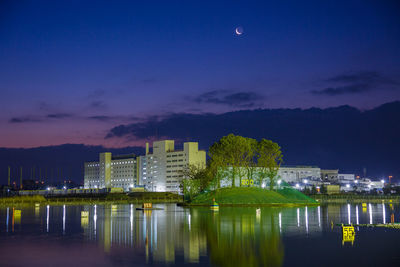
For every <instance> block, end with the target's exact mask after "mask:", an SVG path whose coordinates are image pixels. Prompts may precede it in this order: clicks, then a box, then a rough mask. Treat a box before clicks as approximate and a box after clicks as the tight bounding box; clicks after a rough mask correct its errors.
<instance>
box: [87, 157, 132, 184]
mask: <svg viewBox="0 0 400 267" xmlns="http://www.w3.org/2000/svg"><path fill="white" fill-rule="evenodd" d="M137 172H138V168H137V160H136V156H135V155H133V154H132V155H121V156H112V154H111V153H110V152H105V153H100V156H99V161H98V162H85V176H84V186H85V188H99V189H101V188H115V187H117V188H123V189H124V190H125V191H128V190H129V188H132V187H134V186H135V185H137V184H138V181H137V177H138V173H137Z"/></svg>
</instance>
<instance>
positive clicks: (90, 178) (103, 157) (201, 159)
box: [84, 140, 206, 192]
mask: <svg viewBox="0 0 400 267" xmlns="http://www.w3.org/2000/svg"><path fill="white" fill-rule="evenodd" d="M189 165H193V166H196V167H198V168H205V166H206V152H205V151H204V150H199V149H198V143H197V142H185V143H184V144H183V150H175V144H174V140H164V141H156V142H154V143H153V149H152V153H150V151H149V144H148V143H146V155H144V156H135V155H133V154H132V155H121V156H113V155H112V154H111V153H110V152H105V153H100V156H99V161H98V162H85V174H84V186H85V188H98V189H102V188H122V189H123V190H124V191H129V190H130V188H133V187H136V186H139V185H143V186H144V187H145V189H147V190H148V191H158V192H163V191H168V192H179V191H180V188H179V185H180V183H181V181H182V179H184V174H183V170H184V169H185V168H187V167H188V166H189Z"/></svg>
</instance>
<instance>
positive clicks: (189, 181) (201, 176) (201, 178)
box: [180, 164, 212, 199]
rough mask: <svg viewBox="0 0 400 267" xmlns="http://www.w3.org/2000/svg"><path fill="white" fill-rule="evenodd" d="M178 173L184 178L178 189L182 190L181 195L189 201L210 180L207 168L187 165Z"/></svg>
mask: <svg viewBox="0 0 400 267" xmlns="http://www.w3.org/2000/svg"><path fill="white" fill-rule="evenodd" d="M180 173H181V174H182V175H183V177H184V178H183V179H182V182H181V185H180V187H181V188H182V191H183V194H184V195H185V196H188V198H189V199H192V198H193V197H194V196H196V195H197V194H199V193H200V192H202V191H203V190H204V189H205V188H206V187H207V186H208V184H209V183H210V180H211V179H212V177H211V176H210V174H209V170H208V169H207V168H202V167H200V166H197V165H192V164H190V165H188V166H187V167H186V168H184V169H183V170H182V171H180Z"/></svg>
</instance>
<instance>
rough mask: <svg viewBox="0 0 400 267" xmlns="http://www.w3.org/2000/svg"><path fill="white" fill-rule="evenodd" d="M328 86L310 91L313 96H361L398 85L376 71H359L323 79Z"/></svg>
mask: <svg viewBox="0 0 400 267" xmlns="http://www.w3.org/2000/svg"><path fill="white" fill-rule="evenodd" d="M324 82H327V83H329V84H330V86H329V87H326V88H324V89H321V90H312V91H311V93H312V94H314V95H328V96H337V95H345V94H362V93H366V92H369V91H373V90H378V89H381V88H387V87H393V86H396V85H399V83H398V82H397V81H395V80H393V79H391V78H389V77H386V76H384V75H382V74H381V73H379V72H376V71H361V72H356V73H354V72H353V73H348V74H341V75H336V76H333V77H330V78H328V79H325V80H324Z"/></svg>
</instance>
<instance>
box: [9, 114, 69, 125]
mask: <svg viewBox="0 0 400 267" xmlns="http://www.w3.org/2000/svg"><path fill="white" fill-rule="evenodd" d="M73 116H74V115H73V114H68V113H52V114H47V115H46V116H21V117H13V118H11V119H9V121H8V122H9V123H30V122H45V121H48V120H52V119H66V118H70V117H73Z"/></svg>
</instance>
